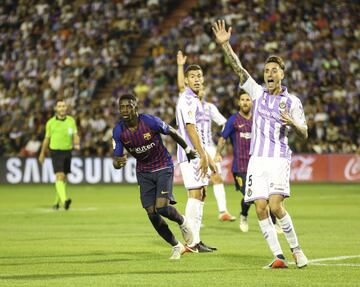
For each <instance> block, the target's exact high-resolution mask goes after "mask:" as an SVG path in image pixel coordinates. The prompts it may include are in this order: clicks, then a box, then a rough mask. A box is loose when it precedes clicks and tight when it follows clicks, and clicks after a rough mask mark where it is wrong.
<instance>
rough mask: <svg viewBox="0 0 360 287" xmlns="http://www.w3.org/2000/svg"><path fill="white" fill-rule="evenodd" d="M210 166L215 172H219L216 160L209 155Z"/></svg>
mask: <svg viewBox="0 0 360 287" xmlns="http://www.w3.org/2000/svg"><path fill="white" fill-rule="evenodd" d="M209 168H210V170H211V171H212V172H213V173H218V172H219V170H218V168H217V166H216V163H215V161H214V160H213V159H212V158H211V157H209Z"/></svg>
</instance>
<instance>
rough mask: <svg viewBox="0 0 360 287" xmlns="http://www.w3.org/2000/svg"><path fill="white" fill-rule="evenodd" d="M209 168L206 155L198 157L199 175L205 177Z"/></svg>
mask: <svg viewBox="0 0 360 287" xmlns="http://www.w3.org/2000/svg"><path fill="white" fill-rule="evenodd" d="M208 170H209V162H208V159H207V157H206V156H204V157H201V158H200V167H199V171H200V176H201V177H207V175H208Z"/></svg>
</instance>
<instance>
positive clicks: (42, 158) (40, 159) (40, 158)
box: [38, 153, 45, 164]
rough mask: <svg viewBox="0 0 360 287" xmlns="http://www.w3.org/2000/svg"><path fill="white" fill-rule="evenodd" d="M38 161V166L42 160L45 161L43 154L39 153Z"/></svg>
mask: <svg viewBox="0 0 360 287" xmlns="http://www.w3.org/2000/svg"><path fill="white" fill-rule="evenodd" d="M38 159H39V162H40V164H43V163H44V160H45V155H44V154H43V153H40V155H39V158H38Z"/></svg>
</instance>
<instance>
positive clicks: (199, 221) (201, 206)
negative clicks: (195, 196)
mask: <svg viewBox="0 0 360 287" xmlns="http://www.w3.org/2000/svg"><path fill="white" fill-rule="evenodd" d="M204 205H205V202H203V201H200V208H199V216H198V222H197V224H198V225H197V226H196V227H197V228H198V229H199V231H198V232H199V242H200V241H201V239H200V229H201V224H202V218H203V214H204ZM199 242H197V243H199Z"/></svg>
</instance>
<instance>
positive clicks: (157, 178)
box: [136, 167, 176, 208]
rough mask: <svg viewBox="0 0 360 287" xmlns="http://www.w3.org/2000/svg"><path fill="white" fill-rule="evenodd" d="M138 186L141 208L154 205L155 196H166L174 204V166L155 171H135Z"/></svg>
mask: <svg viewBox="0 0 360 287" xmlns="http://www.w3.org/2000/svg"><path fill="white" fill-rule="evenodd" d="M136 177H137V181H138V184H139V186H140V199H141V204H142V206H143V208H147V207H149V206H152V205H153V206H155V203H156V199H157V198H167V199H169V200H170V204H175V203H176V201H175V199H174V196H173V193H172V192H173V178H174V168H173V167H169V168H165V169H161V170H158V171H155V172H137V173H136Z"/></svg>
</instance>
